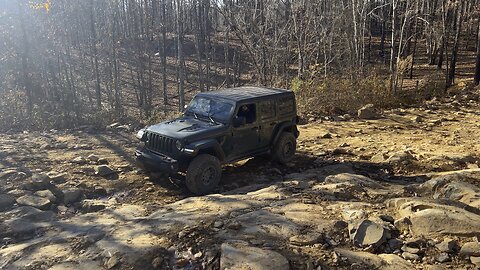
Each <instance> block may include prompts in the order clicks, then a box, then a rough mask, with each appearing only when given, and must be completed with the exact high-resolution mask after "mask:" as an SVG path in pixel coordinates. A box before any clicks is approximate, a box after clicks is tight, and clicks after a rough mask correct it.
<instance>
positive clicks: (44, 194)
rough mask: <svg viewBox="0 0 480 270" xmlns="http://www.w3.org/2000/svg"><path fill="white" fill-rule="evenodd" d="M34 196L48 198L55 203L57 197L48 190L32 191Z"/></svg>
mask: <svg viewBox="0 0 480 270" xmlns="http://www.w3.org/2000/svg"><path fill="white" fill-rule="evenodd" d="M34 194H35V195H36V196H39V197H42V198H45V199H48V200H49V201H50V202H51V203H57V202H58V198H57V197H56V196H55V195H54V194H53V192H51V191H50V190H39V191H37V192H35V193H34Z"/></svg>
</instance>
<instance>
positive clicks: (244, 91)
mask: <svg viewBox="0 0 480 270" xmlns="http://www.w3.org/2000/svg"><path fill="white" fill-rule="evenodd" d="M273 95H293V92H292V91H290V90H285V89H275V88H265V87H256V86H244V87H236V88H228V89H224V90H218V91H210V92H202V93H199V94H198V95H197V96H203V97H214V98H223V99H228V100H232V101H235V102H238V101H243V100H249V99H255V98H260V97H265V96H273Z"/></svg>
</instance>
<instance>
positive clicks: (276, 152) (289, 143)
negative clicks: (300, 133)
mask: <svg viewBox="0 0 480 270" xmlns="http://www.w3.org/2000/svg"><path fill="white" fill-rule="evenodd" d="M296 149H297V141H296V139H295V136H294V135H293V134H292V133H290V132H283V133H282V134H281V135H280V138H278V141H277V143H276V144H275V146H274V147H273V151H272V152H273V159H274V160H275V161H277V162H279V163H282V164H285V163H288V162H289V161H291V160H292V158H293V157H294V156H295V151H296Z"/></svg>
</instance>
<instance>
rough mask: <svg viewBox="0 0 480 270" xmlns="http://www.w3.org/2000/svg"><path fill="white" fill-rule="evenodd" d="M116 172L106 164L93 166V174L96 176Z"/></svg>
mask: <svg viewBox="0 0 480 270" xmlns="http://www.w3.org/2000/svg"><path fill="white" fill-rule="evenodd" d="M115 173H116V172H115V171H114V170H113V169H112V168H110V167H109V166H108V165H100V166H97V167H96V168H95V174H96V175H98V176H109V175H112V174H115Z"/></svg>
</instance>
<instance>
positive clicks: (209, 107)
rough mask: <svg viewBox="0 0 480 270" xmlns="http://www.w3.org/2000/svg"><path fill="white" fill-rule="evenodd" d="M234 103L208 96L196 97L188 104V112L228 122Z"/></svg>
mask: <svg viewBox="0 0 480 270" xmlns="http://www.w3.org/2000/svg"><path fill="white" fill-rule="evenodd" d="M232 111H233V104H230V103H227V102H224V101H221V100H216V99H212V98H206V97H195V98H194V99H193V100H192V101H191V102H190V104H189V105H188V108H187V110H186V111H185V113H186V114H195V115H196V116H198V117H204V118H208V117H209V116H210V117H212V118H213V119H215V120H217V121H220V122H223V123H226V122H228V121H229V120H230V116H231V115H232Z"/></svg>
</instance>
